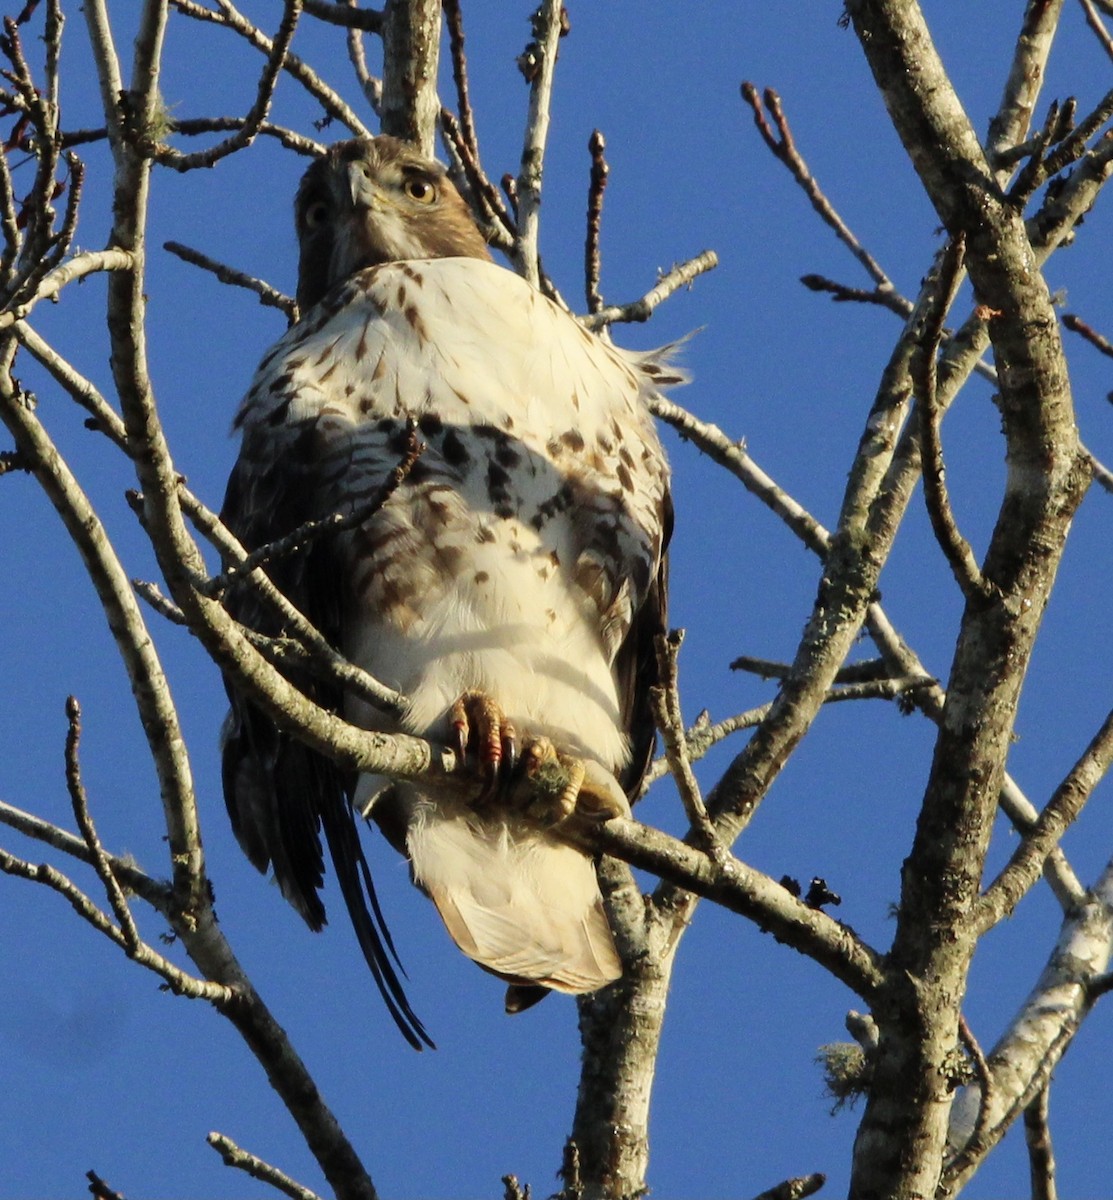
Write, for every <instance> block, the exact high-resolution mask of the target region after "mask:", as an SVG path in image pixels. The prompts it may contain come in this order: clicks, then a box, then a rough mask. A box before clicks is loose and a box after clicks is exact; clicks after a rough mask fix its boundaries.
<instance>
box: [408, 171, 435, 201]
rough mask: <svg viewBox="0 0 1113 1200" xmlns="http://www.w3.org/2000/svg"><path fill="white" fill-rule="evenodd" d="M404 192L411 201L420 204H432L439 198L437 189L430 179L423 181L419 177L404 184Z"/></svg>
mask: <svg viewBox="0 0 1113 1200" xmlns="http://www.w3.org/2000/svg"><path fill="white" fill-rule="evenodd" d="M402 190H403V191H404V192H405V193H406V195H407V196H409V198H410V199H411V200H415V201H416V202H417V203H418V204H432V203H433V201H434V200H436V198H437V189H436V188H435V187H434V186H433V185H432V184H431V183H430V182H429V180H428V179H421V178H420V177H419V176H417V175H415V176H413V177H412V178H410V179H407V180H406V182H405V183H404V184H402Z"/></svg>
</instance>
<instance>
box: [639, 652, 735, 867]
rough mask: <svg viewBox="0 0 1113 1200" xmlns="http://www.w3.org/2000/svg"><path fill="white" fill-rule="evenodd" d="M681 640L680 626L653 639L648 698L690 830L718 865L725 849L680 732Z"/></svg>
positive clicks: (720, 864)
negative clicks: (653, 683) (654, 676)
mask: <svg viewBox="0 0 1113 1200" xmlns="http://www.w3.org/2000/svg"><path fill="white" fill-rule="evenodd" d="M683 640H684V631H683V630H681V629H674V630H672V631H671V632H670V633H669V634H668V635H667V636H661V637H658V638H657V639H656V644H655V647H654V649H655V651H656V654H657V676H658V679H659V680H660V683H659V684H658V685H657V686H655V687H652V688H650V689H649V698H650V703H651V704H652V706H653V711H654V715H655V716H656V718H657V728H658V729H659V730H660V731H661V740H662V741H663V742H664V744H665V758H666V759H667V760H668V764H669V770H670V771H671V772H672V776H673V779H674V780H675V781H676V789H677V791H678V792H679V793H680V800H681V802H682V803H683V805H684V812H685V813H686V814H687V817H688V821H689V823H690V825H691V827H692V832H693V834H694V835H695V836H696V837H697V838H698V839H699V841H700V842H701V843H702V845H703V848H704V850H705V851H706V852H707V853H708V854H709V855H710V856H711V857H712V858H713V859H714V860H715V862H716V863H718V865H719V866H722V865H723V863H724V862H725V861H726V849H725V847H724V846H723V843H722V841H721V840H720V839H719V836H718V834H717V833H716V832H715V827H714V825H712V823H711V818H710V817H709V816H708V815H707V808H706V807H705V805H704V803H703V795H702V794H701V792H700V787H699V783H698V782H697V780H696V776H695V772H694V771H693V770H692V762H691V759H690V758H689V757H688V742H687V739H686V737H685V736H684V718H683V715H682V714H681V711H680V695H679V693H678V691H677V659H678V656H679V654H680V645H681V642H682V641H683Z"/></svg>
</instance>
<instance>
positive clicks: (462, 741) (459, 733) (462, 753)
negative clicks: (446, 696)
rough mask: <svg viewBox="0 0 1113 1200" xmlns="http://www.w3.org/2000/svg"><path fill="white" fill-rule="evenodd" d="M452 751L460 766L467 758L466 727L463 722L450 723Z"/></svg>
mask: <svg viewBox="0 0 1113 1200" xmlns="http://www.w3.org/2000/svg"><path fill="white" fill-rule="evenodd" d="M452 749H453V750H454V751H455V752H456V758H457V759H458V760H459V762H460V764H461V765H462V764H463V763H464V761H465V759H466V758H467V757H468V727H467V724H466V722H464V721H454V722H453V723H452Z"/></svg>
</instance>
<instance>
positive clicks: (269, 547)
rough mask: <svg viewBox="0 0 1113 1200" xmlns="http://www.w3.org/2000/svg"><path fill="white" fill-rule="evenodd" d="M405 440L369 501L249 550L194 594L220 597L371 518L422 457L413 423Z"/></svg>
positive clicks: (200, 585) (311, 522)
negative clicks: (244, 579) (243, 580)
mask: <svg viewBox="0 0 1113 1200" xmlns="http://www.w3.org/2000/svg"><path fill="white" fill-rule="evenodd" d="M406 437H407V441H406V450H405V453H404V454H403V456H402V458H401V459H400V460H399V462H398V463H397V464H396V465H395V466H394V468H393V469H392V470H391V472H390V474H388V475H387V477H386V479H385V480H383V482H382V484H381V485H380V487H379V488H378V489H377V490H376V492H375V494H374V495H373V496H372V497H371V498H370V499H369V500H366V501H365V502H364V503H362V504H359V505H356V506H355V507H354V508H353V509H352V510H351V511H350V512H348V513H331V514H330V515H329V516H327V517H322V518H320V519H318V520H313V521H306V522H304V523H303V524H301V525H299V526H298V527H297V528H296V529H294V530H292V531H291V532H290V533H288V534H286V536H285V537H281V538H277V539H276V540H275V541H273V542H268V543H267V544H266V545H265V546H260V547H258V549H256V550H252V551H251V552H250V553H249V554H248V555H247V557H246V558H245V559H244V560H243V561H242V562H238V563H236V564H234V565H233V566H232V567H231V568H229V570H227V571H224V572H223V573H222V574H220V575H213V576H211V577H210V578H209V579H206V580H204V581H203V582H199V583H198V584H197V589H198V591H200V592H201V593H202V594H203V595H206V596H213V597H216V596H220V595H222V594H223V593H224V592H225V591H226V590H227V589H228V588H229V587H231V586H233V585H234V584H235V583H236V582H237V581H238V580H239V579H240V578H242V577H244V576H247V575H250V574H251V572H252V571H255V570H257V569H258V568H260V567H263V566H265V565H266V564H267V563H269V562H273V561H274V560H275V559H276V558H285V557H287V556H289V555H291V554H296V553H297V552H298V551H300V550H303V549H305V547H306V546H308V545H310V543H312V542H314V541H316V540H317V539H318V538H321V537H324V536H326V535H331V536H335V535H336V534H338V533H344V532H345V531H346V530H349V529H355V528H356V526H358V525H362V524H363V523H364V522H365V521H366V520H367V519H368V518H369V517H372V516H374V514H375V513H377V512H378V511H379V510H380V509H381V508H382V507H383V505H384V504H386V502H387V501H388V500H389V499H390V498H391V496H393V495H394V493H395V492H396V491H397V490H398V489H399V488H400V487H401V486H402V484H403V482H404V481H405V479H406V476H407V475H409V473H410V471H412V470H413V467H414V464H415V463H416V462H417V460H418V459H419V458H420V457H421V455H422V454H423V453H424V451H425V446H424V444H423V443H422V442H421V441H420V440H419V439H418V436H417V425H416V423H415V422H413V421H411V422H410V425H409V428H408V430H407V435H406Z"/></svg>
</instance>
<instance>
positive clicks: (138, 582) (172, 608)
mask: <svg viewBox="0 0 1113 1200" xmlns="http://www.w3.org/2000/svg"><path fill="white" fill-rule="evenodd" d="M131 586H132V587H133V588H135V593H136V595H137V596H138V597H139V598H140V599H141V600H143V601H144V602H145V603H147V604H149V605H150V606H151V608H153V609H154V611H155V612H157V613H158V615H159V616H160V617H164V618H165V619H166V620H167V621H169V622H170V623H171V624H173V625H182V626H184V627H186V628H188V627H189V621H187V620H186V615H185V613H184V612H182V610H181V609H180V608H179V607H178V606H177V605H176V604H175V603H174V601H173V600H171V599H170V598H169V596H165V595H163V592H162V589H161V588H160V587H159V586H158V584H157V583H152V582H151V581H150V580H148V579H133V580H132V581H131Z"/></svg>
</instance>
